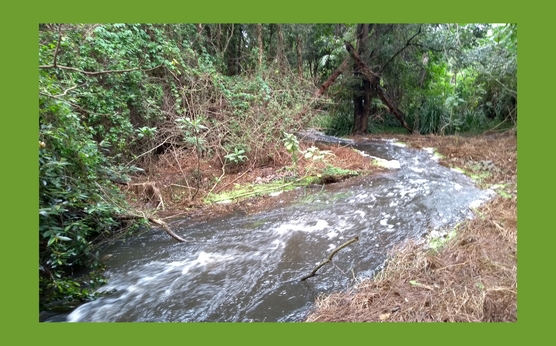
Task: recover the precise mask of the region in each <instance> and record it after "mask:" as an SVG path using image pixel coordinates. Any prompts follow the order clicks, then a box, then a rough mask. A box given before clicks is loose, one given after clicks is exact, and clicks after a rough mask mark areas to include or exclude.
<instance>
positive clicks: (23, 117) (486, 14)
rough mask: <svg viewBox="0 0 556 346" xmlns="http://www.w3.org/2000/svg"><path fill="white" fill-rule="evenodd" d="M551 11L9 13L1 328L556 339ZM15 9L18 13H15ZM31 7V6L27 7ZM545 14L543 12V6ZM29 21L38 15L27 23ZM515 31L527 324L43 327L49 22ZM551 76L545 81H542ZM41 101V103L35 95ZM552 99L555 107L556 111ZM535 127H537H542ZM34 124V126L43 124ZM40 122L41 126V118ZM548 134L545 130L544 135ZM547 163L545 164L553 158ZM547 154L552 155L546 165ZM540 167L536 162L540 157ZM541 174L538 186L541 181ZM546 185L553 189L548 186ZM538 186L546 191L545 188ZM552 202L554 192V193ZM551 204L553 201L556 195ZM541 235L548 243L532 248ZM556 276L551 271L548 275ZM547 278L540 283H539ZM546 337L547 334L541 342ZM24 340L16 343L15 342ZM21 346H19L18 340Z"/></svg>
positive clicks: (169, 7)
mask: <svg viewBox="0 0 556 346" xmlns="http://www.w3.org/2000/svg"><path fill="white" fill-rule="evenodd" d="M542 3H543V2H540V1H537V2H535V1H531V2H522V3H521V4H520V5H517V4H515V5H513V4H511V3H509V2H507V1H467V2H458V3H451V2H446V1H428V2H418V1H408V0H398V1H392V2H380V3H379V2H361V1H357V2H350V3H344V2H338V1H336V2H333V1H310V2H308V1H300V0H297V1H291V0H285V1H279V2H268V3H265V2H262V1H229V0H228V1H223V0H216V1H215V0H213V1H210V2H209V1H206V2H191V1H172V2H143V1H141V2H139V1H134V2H125V3H121V2H117V1H105V0H99V1H95V2H76V1H67V0H60V1H57V2H55V3H47V2H31V3H29V2H26V3H23V2H21V4H19V3H16V4H15V6H16V7H17V8H16V9H13V8H12V9H10V8H8V7H7V6H6V5H4V10H3V11H4V16H3V17H4V18H3V21H2V24H1V25H2V28H3V34H2V36H3V38H4V39H5V40H3V43H4V46H3V49H2V54H1V56H2V58H1V59H2V62H3V64H2V66H3V67H4V75H6V74H7V76H8V78H5V79H3V82H4V83H3V84H4V85H3V88H2V89H3V91H4V92H3V93H2V94H3V96H5V97H3V98H2V99H3V100H4V103H3V106H4V107H3V110H4V111H3V113H4V114H3V119H4V124H5V125H3V126H2V128H3V130H4V131H3V132H4V133H3V136H2V143H3V145H2V148H3V150H2V152H3V153H4V157H3V160H2V168H3V169H2V177H3V179H2V182H3V183H4V186H3V189H2V190H3V194H2V195H3V196H2V198H1V199H0V200H1V203H2V205H3V206H4V208H2V210H3V213H2V215H4V216H5V217H4V225H5V226H4V227H2V229H3V232H2V233H3V235H4V237H3V250H4V251H2V259H3V264H4V273H3V274H4V275H3V278H2V285H1V286H2V288H1V289H2V298H3V300H4V304H3V305H4V306H5V307H6V308H4V309H2V310H3V314H2V315H3V316H2V319H3V322H4V323H3V328H2V329H3V330H4V333H3V335H4V338H3V339H5V340H7V341H8V342H9V344H12V343H13V344H16V345H18V344H22V345H27V344H36V345H50V344H52V345H55V344H56V345H64V344H70V343H71V344H73V343H75V344H80V345H83V344H85V345H88V344H95V345H104V344H126V345H128V344H132V345H134V344H141V345H153V346H154V345H165V344H168V343H172V344H175V343H178V344H182V343H184V344H201V345H212V344H215V345H216V344H222V345H227V344H230V343H231V344H235V343H238V344H241V345H246V344H249V345H266V344H291V343H293V344H307V345H309V344H322V345H338V344H342V345H347V344H350V343H353V344H355V345H360V344H377V343H382V344H384V343H385V344H393V345H403V344H405V345H412V344H446V343H449V344H454V343H455V344H466V345H468V344H481V345H482V344H513V343H514V342H516V341H521V342H519V343H520V344H521V343H522V342H527V343H528V344H535V343H536V342H535V341H541V340H545V339H544V338H543V334H545V333H546V335H545V337H547V339H546V340H550V339H551V338H550V337H549V335H548V332H549V331H550V328H549V326H548V323H549V321H550V320H551V318H550V317H551V315H552V311H551V310H552V309H551V307H552V306H553V303H551V300H552V299H551V298H552V295H551V294H550V293H551V291H552V289H551V288H552V287H551V283H552V281H553V279H552V277H551V274H552V272H553V271H552V270H550V269H551V266H550V267H548V268H547V269H548V270H547V271H546V272H543V270H542V269H543V268H542V266H543V265H546V264H549V265H550V264H551V262H552V261H551V257H549V256H550V254H551V251H550V247H549V246H550V245H551V244H553V242H552V240H553V239H554V236H553V235H552V233H553V232H552V229H551V227H549V224H547V223H546V221H544V219H543V218H542V217H541V215H547V214H548V215H551V210H550V209H549V208H550V207H551V206H552V204H551V202H550V201H546V203H543V202H544V201H541V203H539V202H538V201H537V200H535V199H534V197H535V196H534V195H537V196H536V197H537V198H539V197H540V196H539V193H538V192H535V191H538V189H540V190H541V191H544V190H550V186H549V185H550V182H551V180H550V179H549V178H550V177H549V176H548V174H550V173H551V169H550V167H547V168H544V167H538V168H536V169H535V171H534V173H533V171H532V168H533V167H534V164H535V163H536V164H537V166H539V164H540V163H541V162H542V161H540V159H541V158H544V159H545V161H546V159H547V158H548V161H551V160H550V158H551V156H550V155H546V154H544V153H543V151H546V152H547V153H550V151H549V150H550V149H551V147H550V146H549V145H548V146H541V145H540V144H541V143H539V142H540V141H538V142H537V141H535V140H536V139H537V140H540V139H541V138H551V137H550V136H549V133H548V131H549V130H551V129H552V126H551V125H552V124H553V123H554V120H553V119H554V118H553V117H552V116H551V115H549V114H548V113H549V112H551V111H552V107H551V106H552V105H551V103H550V101H552V100H553V97H552V98H551V97H550V96H552V95H551V93H550V92H551V89H553V88H551V84H552V78H551V77H552V76H553V75H554V73H553V72H552V70H553V66H552V61H553V60H554V58H553V55H552V54H551V53H552V52H551V51H552V50H553V48H552V46H553V42H554V38H553V36H552V35H551V33H552V32H551V30H550V28H549V23H551V19H552V18H551V17H549V13H553V10H550V9H549V8H551V7H549V6H548V5H541V4H542ZM11 6H14V5H11ZM24 6H25V7H24ZM543 6H545V7H543ZM29 12H30V14H29ZM364 21H373V22H383V23H384V22H398V23H413V22H423V23H430V22H442V23H445V22H467V23H469V22H495V23H504V22H517V23H518V27H519V31H518V35H519V37H520V39H521V46H520V49H519V52H520V69H519V71H520V72H519V79H520V84H519V89H520V91H521V93H520V98H519V101H520V102H519V109H520V110H521V127H520V128H521V131H520V140H519V158H520V166H521V167H522V170H521V174H520V177H521V179H520V183H521V185H520V187H522V188H521V196H522V201H523V202H522V203H521V207H520V209H519V216H520V221H521V222H520V223H519V225H520V230H521V233H520V238H519V239H520V245H521V246H520V258H521V261H520V267H519V269H520V271H519V274H520V275H519V278H520V281H521V287H520V297H521V298H520V303H521V304H520V310H519V318H518V322H517V323H508V324H497V323H491V324H388V323H384V324H359V323H354V324H347V323H345V324H319V323H315V324H302V323H288V324H278V323H253V324H248V323H177V324H155V323H98V324H92V323H77V324H64V323H39V322H38V309H37V307H38V304H37V303H38V295H37V292H36V287H37V275H36V272H35V270H36V265H37V264H36V263H37V261H36V258H37V251H36V247H37V245H36V244H37V243H36V238H35V237H36V230H37V227H38V217H37V214H36V209H34V208H35V207H32V204H34V203H36V198H37V194H38V187H37V181H36V175H37V166H35V165H36V161H34V159H33V157H35V156H34V155H36V150H37V148H36V145H37V144H36V139H34V138H36V137H34V136H35V135H36V132H35V131H36V129H37V128H36V126H37V124H36V123H34V121H33V120H32V117H33V114H35V116H36V115H37V109H36V106H37V101H36V99H35V98H34V97H31V96H32V95H33V94H34V93H35V92H36V89H35V88H36V85H37V84H36V83H37V79H36V76H37V75H36V73H37V72H36V58H37V55H36V54H37V53H36V42H37V41H36V37H37V24H38V23H41V22H87V23H94V22H174V23H175V22H201V23H207V22H211V23H216V22H235V23H238V22H241V23H255V22H264V23H276V22H285V23H314V22H330V23H336V22H349V23H355V22H364ZM541 69H542V71H541ZM35 95H36V94H35ZM547 101H548V102H547ZM533 117H537V118H536V121H535V119H534V118H533ZM35 119H36V118H35ZM35 121H36V120H35ZM535 124H538V125H539V126H535ZM543 154H544V155H543ZM541 155H542V156H541ZM537 158H538V159H539V160H536V161H535V162H534V161H533V160H535V159H537ZM533 174H535V176H534V177H533ZM541 184H543V185H541ZM536 188H538V189H536ZM548 192H549V191H548ZM548 196H550V195H548ZM535 233H537V234H538V235H540V236H537V237H536V238H533V237H534V235H536V234H535ZM549 268H550V269H549ZM541 278H542V279H543V280H542V282H541V280H540V279H541ZM543 332H545V333H543ZM16 337H17V339H14V338H16ZM14 341H15V342H14Z"/></svg>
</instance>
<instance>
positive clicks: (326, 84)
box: [299, 56, 349, 128]
mask: <svg viewBox="0 0 556 346" xmlns="http://www.w3.org/2000/svg"><path fill="white" fill-rule="evenodd" d="M348 64H349V56H348V57H346V58H345V59H344V61H343V62H342V64H341V65H340V66H339V67H338V68H337V69H335V70H334V72H332V74H331V75H330V77H328V79H327V80H326V81H325V82H324V83H322V85H321V86H320V88H318V89H317V90H316V91H315V94H314V95H313V100H317V99H318V98H320V97H321V96H322V94H324V92H325V91H326V89H328V87H329V86H330V85H331V84H332V83H334V81H335V80H336V78H338V77H339V76H340V75H341V74H342V73H343V72H344V71H345V69H346V68H347V67H348ZM311 103H312V102H309V103H307V105H306V106H305V107H304V108H303V109H302V111H301V113H300V115H299V118H300V119H303V117H304V116H305V114H306V113H307V112H308V111H309V109H310V107H311ZM321 108H322V105H321V106H320V107H319V108H318V109H317V112H318V111H320V109H321ZM313 118H314V116H313V117H311V118H309V119H307V120H306V121H305V122H304V123H303V125H302V126H301V127H302V128H304V127H305V126H307V124H308V123H310V122H311V120H313Z"/></svg>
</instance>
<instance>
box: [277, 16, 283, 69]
mask: <svg viewBox="0 0 556 346" xmlns="http://www.w3.org/2000/svg"><path fill="white" fill-rule="evenodd" d="M276 33H277V34H278V43H277V45H276V61H277V62H278V69H279V70H280V71H281V72H284V35H283V34H282V24H276Z"/></svg>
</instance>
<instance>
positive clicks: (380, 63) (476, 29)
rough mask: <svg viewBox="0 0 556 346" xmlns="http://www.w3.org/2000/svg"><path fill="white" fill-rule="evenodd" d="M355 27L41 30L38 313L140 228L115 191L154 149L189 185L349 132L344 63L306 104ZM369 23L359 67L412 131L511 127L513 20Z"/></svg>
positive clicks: (378, 127) (350, 102)
mask: <svg viewBox="0 0 556 346" xmlns="http://www.w3.org/2000/svg"><path fill="white" fill-rule="evenodd" d="M356 27H357V24H288V25H286V24H284V25H280V24H263V25H259V24H171V25H170V24H63V25H58V24H41V25H39V220H40V223H39V247H40V256H39V274H40V275H39V276H40V285H39V290H40V299H41V304H42V306H43V307H49V306H53V302H56V303H60V302H61V303H62V305H63V304H69V303H72V302H75V301H81V300H86V299H91V298H94V294H93V289H94V288H96V287H98V286H99V285H100V284H102V283H103V278H102V276H101V271H102V263H101V260H100V259H99V250H100V249H101V247H102V245H103V244H105V243H106V242H108V241H111V240H113V239H114V238H115V237H120V236H124V235H126V234H129V233H130V232H132V231H133V230H136V229H137V228H138V227H139V226H140V224H138V223H137V222H136V221H132V220H133V218H130V217H128V216H129V214H131V213H132V211H131V210H130V208H129V206H128V205H127V204H126V202H125V196H124V194H123V193H122V192H121V191H120V189H119V188H118V187H117V186H116V185H115V183H118V182H119V183H122V182H125V181H127V180H129V178H128V176H129V175H130V174H140V173H139V172H141V171H142V170H144V173H143V174H150V170H151V167H152V166H151V165H152V163H153V162H155V160H156V158H157V155H160V154H161V153H164V151H165V150H167V149H168V148H178V149H180V150H182V151H183V152H185V153H187V155H189V156H190V157H193V158H194V159H195V161H196V163H197V167H196V173H195V174H199V176H200V173H201V172H199V169H200V162H201V160H203V159H207V158H218V159H219V160H220V162H222V163H223V164H225V165H227V166H228V167H234V168H238V167H241V166H242V165H246V164H250V165H257V164H259V165H260V164H267V163H270V162H273V160H275V158H276V157H280V156H281V155H282V153H283V151H284V148H286V149H287V151H289V154H290V155H293V159H294V161H295V160H296V159H297V156H296V152H297V150H295V149H296V139H295V137H294V136H293V134H294V133H295V132H296V131H297V130H299V129H301V128H304V127H307V126H315V127H320V128H322V129H324V130H326V131H327V132H329V133H332V134H336V135H345V134H349V133H351V132H352V131H353V128H354V112H353V109H354V97H356V96H360V95H361V89H360V87H359V86H360V85H361V81H362V77H361V75H357V74H355V73H354V71H353V67H352V64H350V67H349V68H348V69H347V70H346V71H344V72H343V74H341V75H340V76H339V78H338V79H337V80H336V81H335V82H334V83H333V84H332V85H331V86H330V88H329V89H328V90H327V91H326V93H325V94H324V97H321V98H320V99H315V98H314V97H313V96H314V95H315V89H316V88H318V86H320V84H321V83H322V82H324V81H325V80H326V79H327V78H328V77H329V76H330V74H331V73H332V72H333V71H334V70H336V69H337V68H338V66H339V65H340V64H341V63H342V61H344V59H346V57H347V56H348V53H347V52H346V50H345V47H344V41H348V42H351V43H352V44H353V45H356V44H357V38H356ZM370 28H371V29H370V31H369V34H368V37H366V38H365V39H366V40H367V44H366V47H367V48H366V50H365V52H364V54H361V56H362V59H363V60H364V62H365V63H366V64H367V65H368V66H369V68H370V69H371V70H373V71H374V72H375V73H377V74H378V75H379V76H380V78H381V82H380V83H381V84H380V85H381V86H382V88H383V89H384V90H385V92H386V93H387V94H388V95H389V97H390V98H391V99H392V100H393V101H394V102H395V103H396V104H397V105H398V108H399V109H401V110H403V112H404V113H405V117H406V121H407V123H408V124H409V125H410V126H411V127H412V128H414V129H415V130H417V131H419V132H421V133H439V134H452V133H463V132H468V131H479V130H483V129H486V128H488V127H489V126H491V127H492V126H494V125H495V124H497V123H500V122H502V121H506V124H507V125H508V126H516V123H517V108H516V103H517V25H514V24H509V25H501V26H492V25H487V24H481V25H479V24H458V25H454V24H451V25H425V24H407V25H398V24H396V25H393V24H375V25H371V26H370ZM371 102H372V105H371V107H370V114H369V117H370V121H369V126H368V129H367V130H368V131H369V132H377V131H382V130H388V131H400V130H401V131H406V130H405V129H403V128H401V127H400V125H399V121H398V120H396V119H395V118H394V117H393V116H392V115H391V114H390V111H391V110H390V109H389V108H388V107H387V106H386V105H385V103H384V102H382V100H381V99H380V98H378V97H377V96H376V95H375V96H373V98H372V101H371ZM284 145H285V146H284ZM135 166H137V167H141V169H139V168H136V167H135ZM180 169H181V168H180ZM197 190H198V186H197ZM200 197H201V196H197V192H195V193H194V194H193V193H190V195H189V199H195V198H200ZM205 197H206V196H205ZM83 273H85V275H82V274H83Z"/></svg>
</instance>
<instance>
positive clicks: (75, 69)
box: [39, 60, 164, 76]
mask: <svg viewBox="0 0 556 346" xmlns="http://www.w3.org/2000/svg"><path fill="white" fill-rule="evenodd" d="M161 66H164V64H160V65H158V66H155V67H153V68H148V69H145V70H143V69H142V68H140V67H137V68H132V69H129V70H111V71H99V72H89V71H83V70H80V69H77V68H75V67H68V66H60V65H56V60H54V65H40V66H39V68H59V69H63V70H70V71H75V72H79V73H83V74H86V75H89V76H93V75H99V74H105V73H126V72H131V71H142V72H147V71H152V70H154V69H157V68H159V67H161Z"/></svg>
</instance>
